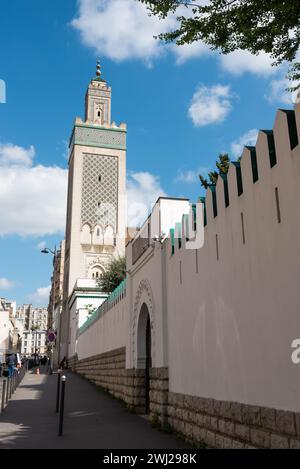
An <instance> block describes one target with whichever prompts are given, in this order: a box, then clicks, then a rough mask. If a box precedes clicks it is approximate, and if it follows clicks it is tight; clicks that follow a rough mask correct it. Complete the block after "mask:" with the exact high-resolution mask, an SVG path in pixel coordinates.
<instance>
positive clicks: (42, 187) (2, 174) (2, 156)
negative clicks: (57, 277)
mask: <svg viewBox="0 0 300 469" xmlns="http://www.w3.org/2000/svg"><path fill="white" fill-rule="evenodd" d="M0 148H1V149H2V150H0V166H1V170H0V213H1V224H0V236H1V235H8V234H18V235H21V236H27V235H35V236H43V235H46V234H54V233H58V232H64V229H65V213H66V196H67V170H65V169H62V168H58V167H55V166H42V165H34V164H33V157H34V153H35V152H34V147H30V148H29V149H25V148H22V147H18V146H16V145H12V144H9V143H8V144H2V145H1V146H0Z"/></svg>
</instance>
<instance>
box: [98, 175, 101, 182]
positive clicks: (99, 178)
mask: <svg viewBox="0 0 300 469" xmlns="http://www.w3.org/2000/svg"><path fill="white" fill-rule="evenodd" d="M98 181H99V182H101V174H100V175H99V177H98Z"/></svg>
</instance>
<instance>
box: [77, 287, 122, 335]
mask: <svg viewBox="0 0 300 469" xmlns="http://www.w3.org/2000/svg"><path fill="white" fill-rule="evenodd" d="M126 280H127V279H126V278H125V279H124V280H123V281H122V282H121V283H120V285H118V286H117V288H115V290H114V291H113V292H112V293H111V294H110V295H109V297H108V298H107V299H106V300H105V301H104V302H103V303H102V305H100V306H99V308H98V309H97V310H96V311H95V312H94V313H93V314H92V315H91V316H90V317H89V318H88V319H87V320H86V321H85V323H84V324H83V325H82V326H81V327H80V328H79V331H78V334H79V335H80V334H82V333H83V332H84V331H86V330H87V329H88V328H89V327H90V326H91V325H92V324H93V323H94V322H95V321H97V319H99V318H100V317H101V316H102V314H103V313H104V310H106V311H107V310H108V309H110V308H111V307H112V306H113V305H114V303H115V301H116V300H118V299H119V298H120V296H121V295H122V294H124V292H125V290H126Z"/></svg>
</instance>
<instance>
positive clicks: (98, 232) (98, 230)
mask: <svg viewBox="0 0 300 469" xmlns="http://www.w3.org/2000/svg"><path fill="white" fill-rule="evenodd" d="M97 236H100V229H99V228H97Z"/></svg>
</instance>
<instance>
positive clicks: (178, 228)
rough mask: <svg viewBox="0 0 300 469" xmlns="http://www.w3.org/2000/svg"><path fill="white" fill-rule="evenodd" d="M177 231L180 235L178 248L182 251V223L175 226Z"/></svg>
mask: <svg viewBox="0 0 300 469" xmlns="http://www.w3.org/2000/svg"><path fill="white" fill-rule="evenodd" d="M175 230H176V231H177V233H178V247H179V249H181V244H182V225H181V223H180V222H179V223H176V224H175Z"/></svg>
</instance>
